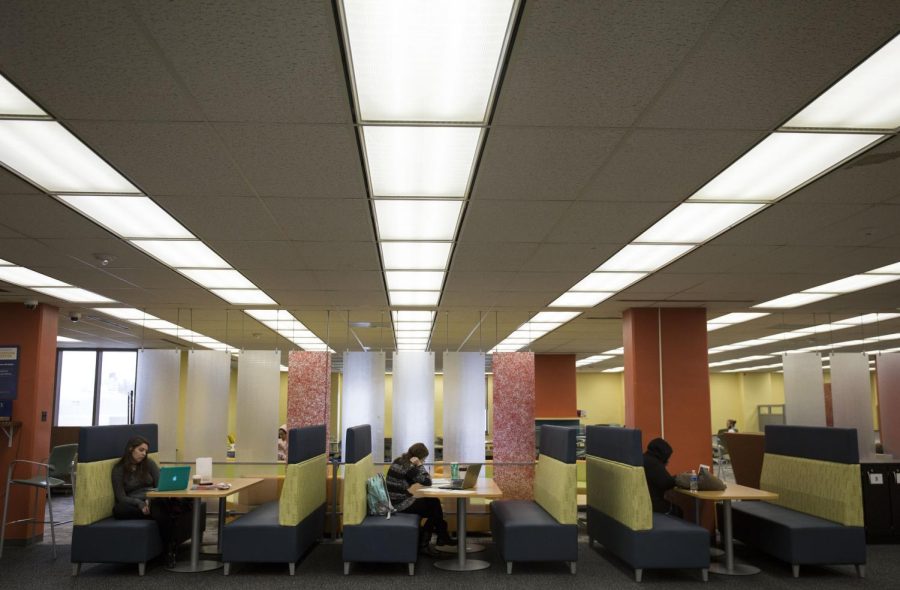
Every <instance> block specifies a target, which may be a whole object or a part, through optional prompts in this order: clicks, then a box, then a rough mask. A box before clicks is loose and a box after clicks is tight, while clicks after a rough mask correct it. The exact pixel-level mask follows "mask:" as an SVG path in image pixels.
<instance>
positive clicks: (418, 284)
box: [384, 270, 444, 291]
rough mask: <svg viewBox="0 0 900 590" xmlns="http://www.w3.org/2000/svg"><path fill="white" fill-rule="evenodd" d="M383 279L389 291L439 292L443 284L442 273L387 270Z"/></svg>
mask: <svg viewBox="0 0 900 590" xmlns="http://www.w3.org/2000/svg"><path fill="white" fill-rule="evenodd" d="M384 278H385V282H387V288H388V290H390V291H403V290H405V291H440V290H441V286H442V285H443V283H444V273H443V271H427V270H418V271H416V270H413V271H405V270H389V271H385V273H384Z"/></svg>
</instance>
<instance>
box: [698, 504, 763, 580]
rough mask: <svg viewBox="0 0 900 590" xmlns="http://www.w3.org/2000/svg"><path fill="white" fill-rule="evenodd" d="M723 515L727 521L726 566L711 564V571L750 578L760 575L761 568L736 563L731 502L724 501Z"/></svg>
mask: <svg viewBox="0 0 900 590" xmlns="http://www.w3.org/2000/svg"><path fill="white" fill-rule="evenodd" d="M722 515H723V517H724V519H725V566H724V567H723V566H722V563H721V562H713V563H711V564H709V571H711V572H712V573H714V574H723V575H726V576H749V575H752V574H758V573H759V568H758V567H756V566H752V565H749V564H746V563H735V562H734V537H733V535H732V528H731V500H723V501H722Z"/></svg>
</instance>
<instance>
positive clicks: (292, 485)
mask: <svg viewBox="0 0 900 590" xmlns="http://www.w3.org/2000/svg"><path fill="white" fill-rule="evenodd" d="M327 466H328V454H327V453H326V450H325V425H324V424H322V425H319V426H307V427H306V428H294V429H291V431H290V432H289V433H288V466H287V469H286V471H285V476H284V485H283V486H282V488H281V496H280V497H279V499H278V500H275V501H272V502H267V503H265V504H263V505H261V506H259V507H257V508H255V509H254V510H253V511H251V512H250V513H248V514H246V515H244V516H242V517H240V518H238V519H237V520H235V521H234V522H231V523H229V524H227V525H225V527H224V529H223V530H222V561H223V562H224V563H225V575H226V576H227V575H228V574H229V573H230V568H231V564H232V563H241V562H244V563H247V562H255V563H260V562H262V563H286V564H288V571H289V572H290V575H292V576H293V575H294V572H295V568H296V565H297V560H299V559H300V558H301V557H302V556H303V554H304V553H306V551H307V550H308V549H309V548H310V547H311V546H312V545H313V544H314V543H315V542H316V541H318V540H319V538H321V536H322V531H323V529H324V525H325V503H326V498H325V473H326V469H327Z"/></svg>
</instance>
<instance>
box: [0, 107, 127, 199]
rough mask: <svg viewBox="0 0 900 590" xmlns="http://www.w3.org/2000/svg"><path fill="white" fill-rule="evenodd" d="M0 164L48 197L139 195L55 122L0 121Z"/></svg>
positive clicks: (107, 165)
mask: <svg viewBox="0 0 900 590" xmlns="http://www.w3.org/2000/svg"><path fill="white" fill-rule="evenodd" d="M0 162H3V164H4V165H5V166H6V167H7V168H9V169H11V170H13V171H14V172H16V173H17V174H19V175H20V176H22V177H23V178H26V179H27V180H29V181H31V182H33V183H34V184H36V185H38V186H39V187H41V188H42V189H44V190H45V191H47V192H49V193H120V194H121V193H139V192H140V191H139V190H138V189H137V188H135V187H134V185H132V184H131V183H130V182H128V181H127V180H126V179H125V177H123V176H122V175H121V174H119V173H118V172H116V171H115V170H114V169H113V168H112V167H111V166H110V165H109V164H107V163H106V162H105V161H103V159H102V158H100V156H98V155H97V154H96V153H94V152H93V150H91V149H90V148H89V147H87V146H86V145H84V144H83V143H82V142H81V140H79V139H78V138H77V137H75V136H74V135H72V134H71V133H69V131H68V130H67V129H66V128H65V127H63V126H62V125H60V124H59V123H57V122H56V121H17V120H0Z"/></svg>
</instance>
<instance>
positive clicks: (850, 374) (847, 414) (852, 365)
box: [831, 352, 875, 461]
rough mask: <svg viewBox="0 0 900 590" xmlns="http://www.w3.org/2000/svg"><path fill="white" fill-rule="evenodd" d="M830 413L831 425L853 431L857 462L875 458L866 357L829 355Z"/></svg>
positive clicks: (870, 391) (851, 353) (873, 425)
mask: <svg viewBox="0 0 900 590" xmlns="http://www.w3.org/2000/svg"><path fill="white" fill-rule="evenodd" d="M831 410H832V416H833V417H834V425H835V426H836V427H839V428H855V429H856V442H857V444H858V445H859V460H860V461H865V460H870V459H874V458H875V420H874V419H873V417H872V386H871V381H870V377H869V355H867V354H866V353H864V352H836V353H833V354H832V355H831Z"/></svg>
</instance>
